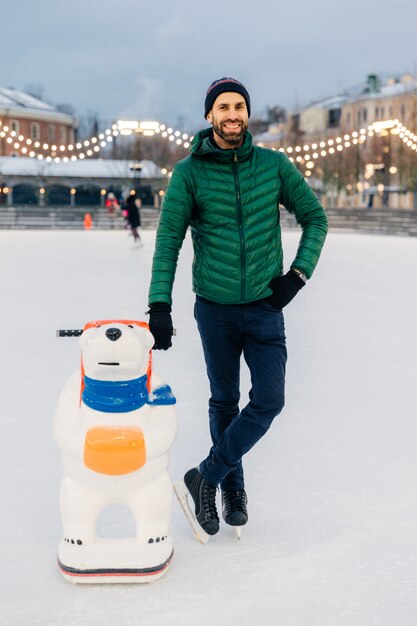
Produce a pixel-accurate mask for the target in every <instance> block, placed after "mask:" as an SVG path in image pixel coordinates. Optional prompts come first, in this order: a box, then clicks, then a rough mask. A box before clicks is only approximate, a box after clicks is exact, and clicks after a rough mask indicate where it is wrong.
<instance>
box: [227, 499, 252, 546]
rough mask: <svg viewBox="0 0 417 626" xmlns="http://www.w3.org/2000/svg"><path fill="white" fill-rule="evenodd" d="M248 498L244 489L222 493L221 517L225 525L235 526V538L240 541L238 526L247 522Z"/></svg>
mask: <svg viewBox="0 0 417 626" xmlns="http://www.w3.org/2000/svg"><path fill="white" fill-rule="evenodd" d="M247 503H248V497H247V495H246V491H245V490H244V489H235V490H231V491H222V507H223V510H222V516H223V519H224V521H225V522H226V524H229V526H235V531H236V536H237V538H238V539H240V526H244V525H245V524H246V523H247V521H248V510H247Z"/></svg>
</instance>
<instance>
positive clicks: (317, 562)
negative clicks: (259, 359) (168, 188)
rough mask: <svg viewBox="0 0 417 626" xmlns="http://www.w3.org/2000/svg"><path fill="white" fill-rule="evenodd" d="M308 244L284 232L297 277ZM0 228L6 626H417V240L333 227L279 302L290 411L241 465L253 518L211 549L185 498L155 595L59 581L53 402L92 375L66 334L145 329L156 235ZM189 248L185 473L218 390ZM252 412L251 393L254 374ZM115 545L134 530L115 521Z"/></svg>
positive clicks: (178, 365)
mask: <svg viewBox="0 0 417 626" xmlns="http://www.w3.org/2000/svg"><path fill="white" fill-rule="evenodd" d="M298 237H299V234H298V233H296V232H290V233H284V237H283V239H284V249H285V266H286V269H287V268H288V267H289V264H290V262H291V260H292V258H293V256H294V254H295V249H296V246H297V241H298ZM143 238H144V242H145V246H144V247H143V248H141V249H133V248H132V242H131V240H130V238H129V237H128V235H127V233H126V232H124V231H107V232H94V231H90V232H62V231H57V232H54V231H48V232H47V231H39V232H37V231H0V263H1V277H0V281H1V286H0V293H1V308H0V321H1V323H0V329H1V357H2V358H1V377H0V384H1V389H2V394H1V397H2V403H1V404H2V411H1V437H0V467H1V473H2V480H1V517H0V530H1V544H0V545H1V555H0V556H1V573H0V624H1V626H33V625H41V626H58V625H59V626H61V625H62V626H91V624H100V626H115V625H116V624H117V625H118V626H125V625H126V626H127V625H129V626H130V625H132V626H134V625H135V626H136V625H141V626H142V625H143V626H174V625H175V626H179V625H181V626H206V625H207V626H208V625H210V626H229V625H231V624H236V625H239V626H249V625H250V626H254V625H257V624H262V625H275V624H280V625H282V626H382V625H383V626H414V625H415V623H416V617H415V616H416V610H417V594H416V589H417V454H416V450H417V419H416V416H417V410H416V406H415V405H416V400H415V398H416V387H417V365H416V363H417V316H416V311H417V289H416V285H417V281H416V267H417V238H415V239H411V238H410V239H407V238H400V237H398V238H393V237H392V238H391V237H382V236H380V237H378V236H366V235H353V234H333V233H332V234H330V235H329V237H328V240H327V242H326V245H325V248H324V251H323V255H322V258H321V261H320V263H319V266H318V268H317V270H316V273H315V274H314V276H313V279H312V280H311V282H310V283H309V284H308V285H307V287H306V288H305V289H303V291H302V292H301V293H300V294H299V296H298V297H297V299H296V300H295V301H294V302H293V303H291V304H290V305H289V306H288V308H287V309H285V316H286V330H287V341H288V351H289V361H288V375H287V404H286V407H285V409H284V411H283V413H282V414H281V416H280V417H279V418H277V419H276V420H275V422H274V424H273V426H272V428H271V430H270V431H269V433H268V434H267V435H266V436H265V437H264V439H263V440H262V441H261V442H260V443H259V444H258V445H257V446H256V447H255V448H254V449H253V450H252V451H251V452H250V453H249V454H248V455H247V457H246V462H245V468H246V482H247V492H248V497H249V516H250V518H249V523H248V525H247V527H246V528H245V529H244V532H243V536H242V539H241V541H240V543H238V542H236V541H235V539H234V536H233V533H232V531H231V529H230V528H228V527H225V525H224V524H222V526H221V529H220V532H219V534H218V535H217V536H216V537H215V538H213V539H212V540H211V541H210V543H209V544H208V545H206V546H202V545H199V544H198V543H196V541H195V540H194V538H193V536H192V533H191V531H190V529H189V526H188V524H187V522H186V520H185V518H184V516H183V513H182V512H181V510H180V508H179V506H178V504H177V503H176V502H175V501H174V506H173V515H172V534H173V537H174V544H175V556H174V560H173V563H172V565H171V567H170V569H169V570H168V572H167V573H166V575H165V576H164V577H163V578H162V579H161V580H160V581H157V582H155V583H154V584H152V585H102V586H99V585H92V586H89V585H86V586H81V585H79V586H73V585H71V584H70V583H68V582H66V581H65V580H64V579H63V577H62V576H61V574H60V572H59V570H58V567H57V565H56V550H57V545H58V541H59V540H60V537H61V521H60V514H59V503H58V493H59V483H60V480H61V475H62V465H61V456H60V453H59V451H58V449H57V448H56V445H55V442H54V438H53V418H54V408H55V404H56V401H57V398H58V396H59V394H60V391H61V389H62V387H63V385H64V383H65V382H66V380H67V378H68V377H69V375H70V374H71V373H72V372H73V371H74V370H75V369H77V367H78V365H79V348H78V343H77V339H58V338H56V336H55V330H56V329H57V328H82V327H83V325H84V324H85V323H86V322H87V321H90V320H94V319H103V318H131V319H132V318H134V319H146V316H145V314H144V313H145V311H146V308H147V306H146V304H147V290H148V284H149V277H150V268H151V261H152V252H153V245H154V233H153V232H144V233H143ZM191 260H192V250H191V243H190V240H189V238H187V239H186V241H185V244H184V247H183V250H182V252H181V255H180V263H179V268H178V274H177V280H176V283H175V288H174V307H173V318H174V325H175V327H176V329H177V336H176V338H174V347H173V349H171V350H169V351H168V352H166V353H160V352H157V353H154V366H155V369H157V370H158V371H159V372H160V373H161V374H162V375H163V377H164V378H165V380H166V382H167V383H168V384H170V385H171V386H172V388H173V391H174V393H175V395H176V397H177V411H178V419H179V431H178V436H177V440H176V442H175V444H174V446H173V448H172V449H171V456H170V468H171V475H172V478H173V479H174V480H177V479H178V478H180V477H182V475H183V473H184V472H185V471H186V470H187V469H189V468H190V467H193V466H195V465H197V464H198V463H199V462H200V460H201V459H202V458H203V457H205V456H206V454H207V451H208V448H209V435H208V423H207V399H208V386H207V382H206V377H205V369H204V363H203V358H202V352H201V348H200V343H199V338H198V334H197V330H196V326H195V323H194V319H193V300H194V297H193V294H192V292H191ZM242 388H243V393H242V403H245V402H246V396H247V391H248V388H249V380H248V375H247V372H246V370H245V367H243V368H242ZM99 524H100V531H101V532H102V533H103V534H104V535H105V536H115V535H121V536H126V535H127V534H129V533H130V532H131V530H132V520H131V519H130V518H129V517H126V516H125V515H124V511H120V510H118V509H117V508H116V509H113V510H111V511H108V512H107V514H106V515H104V516H103V517H102V518H101V519H100V522H99Z"/></svg>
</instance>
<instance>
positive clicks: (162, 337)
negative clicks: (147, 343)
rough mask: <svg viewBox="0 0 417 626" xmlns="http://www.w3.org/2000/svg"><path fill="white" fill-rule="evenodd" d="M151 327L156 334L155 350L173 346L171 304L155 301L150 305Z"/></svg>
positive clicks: (154, 334)
mask: <svg viewBox="0 0 417 626" xmlns="http://www.w3.org/2000/svg"><path fill="white" fill-rule="evenodd" d="M148 313H149V328H150V331H151V333H152V335H153V336H154V339H155V344H154V347H153V349H154V350H168V348H170V347H171V346H172V340H171V337H172V331H173V328H172V318H171V305H170V304H167V303H166V302H154V303H153V304H150V305H149V311H148Z"/></svg>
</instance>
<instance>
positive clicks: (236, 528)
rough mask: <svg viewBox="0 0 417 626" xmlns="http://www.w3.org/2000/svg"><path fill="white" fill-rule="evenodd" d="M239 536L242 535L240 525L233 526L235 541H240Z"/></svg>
mask: <svg viewBox="0 0 417 626" xmlns="http://www.w3.org/2000/svg"><path fill="white" fill-rule="evenodd" d="M241 536H242V526H235V537H236V539H237V541H240V538H241Z"/></svg>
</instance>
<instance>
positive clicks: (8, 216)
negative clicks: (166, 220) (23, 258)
mask: <svg viewBox="0 0 417 626" xmlns="http://www.w3.org/2000/svg"><path fill="white" fill-rule="evenodd" d="M87 213H89V214H90V215H91V217H92V222H93V223H92V226H93V228H95V229H110V228H115V229H123V228H125V227H126V221H125V218H124V217H123V215H122V213H121V212H119V213H118V214H115V215H114V216H111V215H109V214H108V213H107V211H106V209H103V208H96V207H85V208H80V207H77V208H71V209H70V208H62V207H48V208H39V207H36V208H32V207H5V206H0V229H7V228H10V229H16V230H17V229H25V228H28V229H73V230H82V229H83V228H84V216H85V215H86V214H87ZM140 214H141V222H142V223H141V228H151V229H152V228H156V225H157V223H158V219H159V210H158V209H154V208H152V207H143V208H142V209H141V212H140Z"/></svg>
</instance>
